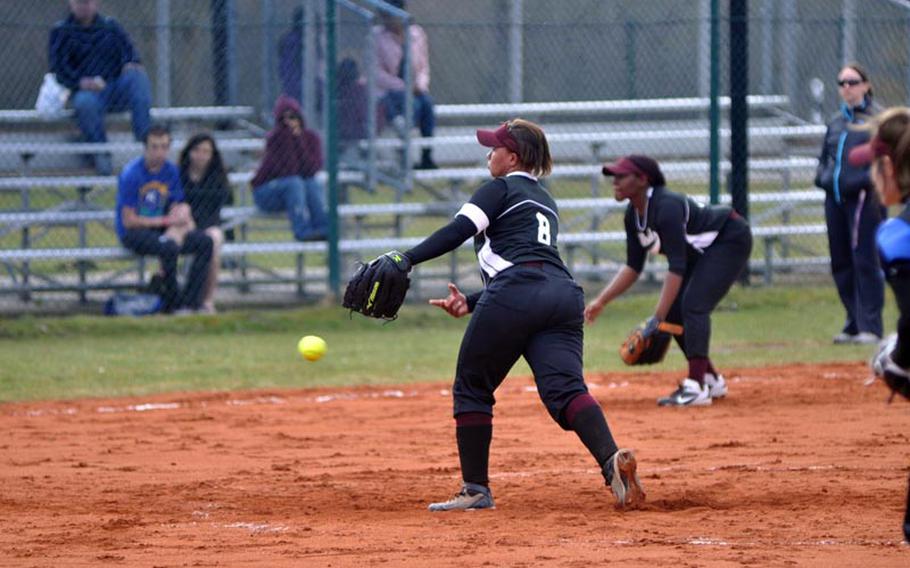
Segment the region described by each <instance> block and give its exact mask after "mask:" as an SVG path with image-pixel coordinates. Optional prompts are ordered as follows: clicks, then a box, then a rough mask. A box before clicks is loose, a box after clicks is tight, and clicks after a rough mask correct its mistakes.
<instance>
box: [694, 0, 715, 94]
mask: <svg viewBox="0 0 910 568" xmlns="http://www.w3.org/2000/svg"><path fill="white" fill-rule="evenodd" d="M711 25H712V24H711V0H699V2H698V59H697V65H698V70H697V71H698V96H699V97H703V98H704V97H708V96H710V94H711Z"/></svg>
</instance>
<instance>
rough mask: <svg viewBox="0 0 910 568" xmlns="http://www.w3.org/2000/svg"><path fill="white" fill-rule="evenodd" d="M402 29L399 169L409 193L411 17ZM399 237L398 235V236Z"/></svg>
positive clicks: (412, 79)
mask: <svg viewBox="0 0 910 568" xmlns="http://www.w3.org/2000/svg"><path fill="white" fill-rule="evenodd" d="M402 27H403V28H404V45H403V46H402V57H403V59H404V61H403V62H402V66H403V67H404V76H403V77H402V79H404V124H405V129H404V137H403V138H402V140H401V147H402V151H403V153H404V155H403V156H402V160H401V161H402V164H401V167H402V169H403V170H404V171H403V176H402V177H403V178H404V190H405V191H410V189H411V187H412V182H413V179H414V175H413V174H412V172H411V164H412V162H411V129H412V128H413V127H414V71H413V69H411V17H410V15H407V16H406V17H405V18H404V19H403V21H402ZM401 197H402V192H401V191H399V192H398V194H397V196H396V201H401ZM398 236H400V235H398Z"/></svg>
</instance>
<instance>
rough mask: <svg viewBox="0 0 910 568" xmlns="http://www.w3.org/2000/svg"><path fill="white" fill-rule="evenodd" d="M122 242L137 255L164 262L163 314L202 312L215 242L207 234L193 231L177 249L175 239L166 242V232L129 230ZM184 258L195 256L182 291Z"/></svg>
mask: <svg viewBox="0 0 910 568" xmlns="http://www.w3.org/2000/svg"><path fill="white" fill-rule="evenodd" d="M120 242H121V243H122V244H123V246H124V247H126V248H128V249H130V250H131V251H133V252H135V253H138V254H144V255H155V256H157V257H158V258H159V259H161V268H162V269H163V270H164V290H163V291H162V293H161V302H162V304H161V306H162V307H161V311H163V312H165V313H170V312H173V311H174V310H177V309H180V308H188V309H191V310H197V309H199V307H200V306H201V305H202V295H203V293H204V291H205V283H206V280H208V276H209V265H210V264H211V262H212V247H213V244H212V239H211V237H209V236H208V235H206V234H205V231H199V230H196V231H190V232H189V233H187V234H186V237H185V238H184V239H183V245H177V243H175V242H174V241H172V240H171V239H167V238H164V235H163V232H162V231H158V230H154V229H127V230H126V232H125V233H124V234H123V236H122V237H121V238H120ZM181 254H192V255H194V257H193V264H192V265H191V267H190V274H189V277H188V278H187V280H186V286H185V287H184V289H183V290H182V291H181V290H180V289H179V286H178V285H177V257H178V256H179V255H181Z"/></svg>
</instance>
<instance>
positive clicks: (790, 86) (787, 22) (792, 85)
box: [780, 0, 799, 108]
mask: <svg viewBox="0 0 910 568" xmlns="http://www.w3.org/2000/svg"><path fill="white" fill-rule="evenodd" d="M781 2H782V4H781V18H780V19H781V22H782V24H783V37H781V42H780V46H781V50H780V51H781V52H780V62H781V66H782V67H783V72H782V75H783V89H784V92H783V94H785V95H787V96H788V97H789V98H790V107H791V108H794V107H796V105H797V104H798V100H799V97H798V96H797V95H798V94H799V87H798V85H797V75H796V66H797V63H798V62H799V53H798V52H797V50H796V27H797V25H798V24H797V21H796V0H781Z"/></svg>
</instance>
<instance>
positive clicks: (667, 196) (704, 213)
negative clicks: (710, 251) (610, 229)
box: [624, 187, 732, 276]
mask: <svg viewBox="0 0 910 568" xmlns="http://www.w3.org/2000/svg"><path fill="white" fill-rule="evenodd" d="M731 212H732V209H730V208H729V207H727V206H717V205H715V206H705V205H702V204H700V203H698V202H697V201H695V200H694V199H692V198H691V197H687V196H685V195H680V194H678V193H673V192H671V191H669V190H668V189H667V188H665V187H654V188H648V201H647V202H646V205H645V212H644V219H642V218H641V217H640V216H639V215H638V212H637V211H636V210H635V207H633V206H632V205H631V204H629V206H628V207H627V208H626V216H625V220H624V221H625V228H626V264H627V265H629V267H630V268H632V269H633V270H635V271H636V272H639V273H640V272H641V271H642V270H643V269H644V266H645V260H646V257H647V255H648V252H649V251H650V252H651V253H653V254H662V255H664V256H666V257H667V261H668V262H669V264H670V272H672V273H674V274H679V275H680V276H682V275H685V273H686V267H687V266H688V265H689V263H690V262H692V261H694V260H696V259H697V258H698V257H699V256H700V255H701V253H702V252H704V250H705V249H706V248H708V247H709V246H711V244H712V243H713V242H714V240H715V239H716V238H717V234H718V233H719V232H720V230H721V228H723V226H724V223H726V222H727V219H729V218H730V213H731Z"/></svg>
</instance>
